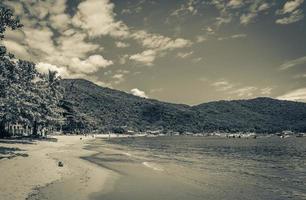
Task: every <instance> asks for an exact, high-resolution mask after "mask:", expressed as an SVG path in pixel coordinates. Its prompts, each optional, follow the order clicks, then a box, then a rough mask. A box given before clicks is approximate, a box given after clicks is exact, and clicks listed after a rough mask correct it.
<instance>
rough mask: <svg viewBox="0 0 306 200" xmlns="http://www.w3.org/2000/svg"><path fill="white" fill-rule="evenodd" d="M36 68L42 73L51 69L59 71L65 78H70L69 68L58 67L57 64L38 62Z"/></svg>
mask: <svg viewBox="0 0 306 200" xmlns="http://www.w3.org/2000/svg"><path fill="white" fill-rule="evenodd" d="M36 69H37V70H38V71H39V72H41V73H45V74H46V73H48V71H49V70H51V71H57V72H58V73H59V74H60V75H61V76H62V77H63V78H69V76H70V73H71V72H69V71H68V70H67V68H65V67H58V66H56V65H52V64H49V63H43V62H40V63H37V64H36Z"/></svg>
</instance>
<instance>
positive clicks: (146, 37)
mask: <svg viewBox="0 0 306 200" xmlns="http://www.w3.org/2000/svg"><path fill="white" fill-rule="evenodd" d="M132 37H133V38H134V39H136V40H138V41H139V42H140V43H141V44H142V46H143V47H146V48H149V49H156V50H159V51H162V50H174V49H179V48H185V47H190V46H191V45H192V42H191V41H189V40H186V39H183V38H176V39H172V38H169V37H166V36H162V35H158V34H152V33H148V32H146V31H137V32H135V33H133V35H132Z"/></svg>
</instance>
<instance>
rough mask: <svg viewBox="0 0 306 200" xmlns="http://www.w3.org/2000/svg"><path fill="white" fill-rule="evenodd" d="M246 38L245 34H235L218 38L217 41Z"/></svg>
mask: <svg viewBox="0 0 306 200" xmlns="http://www.w3.org/2000/svg"><path fill="white" fill-rule="evenodd" d="M246 36H247V35H246V34H235V35H231V36H228V37H219V38H218V40H220V41H222V40H228V39H238V38H245V37H246Z"/></svg>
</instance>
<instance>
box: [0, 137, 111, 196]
mask: <svg viewBox="0 0 306 200" xmlns="http://www.w3.org/2000/svg"><path fill="white" fill-rule="evenodd" d="M54 138H56V139H57V142H50V141H33V142H29V141H14V140H7V141H6V140H4V141H2V142H1V143H0V148H1V149H2V151H0V157H2V159H0V176H1V179H0V185H1V187H0V197H1V199H2V200H24V199H44V197H41V196H39V193H38V190H40V189H42V188H44V187H45V186H48V187H52V185H53V184H54V183H56V184H55V185H57V186H61V184H60V183H61V182H65V183H67V184H65V186H64V187H59V188H57V189H56V190H55V191H56V194H54V195H53V194H51V196H55V197H58V198H60V199H89V195H90V194H92V193H95V192H100V191H101V189H102V188H103V186H104V184H105V182H106V180H107V179H108V178H109V177H110V171H109V170H107V169H104V168H101V167H99V166H97V165H95V164H92V163H90V162H88V161H86V160H83V159H81V157H85V156H89V155H93V154H95V153H96V152H94V151H89V150H85V149H84V147H85V146H86V143H87V142H88V141H90V140H92V139H93V138H92V137H82V140H80V136H56V137H54ZM58 161H62V162H63V163H64V166H63V167H58ZM108 187H110V184H108ZM55 199H56V198H55Z"/></svg>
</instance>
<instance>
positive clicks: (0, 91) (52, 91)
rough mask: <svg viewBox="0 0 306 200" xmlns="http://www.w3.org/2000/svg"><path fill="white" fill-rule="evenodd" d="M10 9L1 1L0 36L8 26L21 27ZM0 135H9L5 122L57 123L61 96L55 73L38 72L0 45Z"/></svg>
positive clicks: (35, 124)
mask: <svg viewBox="0 0 306 200" xmlns="http://www.w3.org/2000/svg"><path fill="white" fill-rule="evenodd" d="M21 27H22V25H21V24H20V22H19V20H18V19H17V18H14V16H13V12H12V11H11V10H10V9H8V8H6V7H5V6H3V5H1V4H0V39H3V38H4V33H5V30H6V29H7V28H11V29H13V30H14V29H16V28H21ZM0 50H1V51H0V137H5V136H8V132H7V131H6V130H5V125H6V124H7V123H21V124H24V125H29V126H31V127H32V128H33V135H35V136H36V135H37V131H38V126H39V125H44V126H48V125H51V124H53V125H54V124H56V123H57V121H58V120H57V119H58V118H59V117H60V116H61V115H60V110H59V107H58V102H59V100H60V99H61V98H62V93H63V92H62V91H61V87H60V84H59V81H60V78H59V77H58V76H57V74H56V72H52V71H49V73H48V74H41V73H39V72H38V71H37V70H36V68H35V64H34V63H32V62H28V61H24V60H18V59H15V58H14V55H12V54H10V53H8V52H7V50H6V48H5V47H4V46H0Z"/></svg>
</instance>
